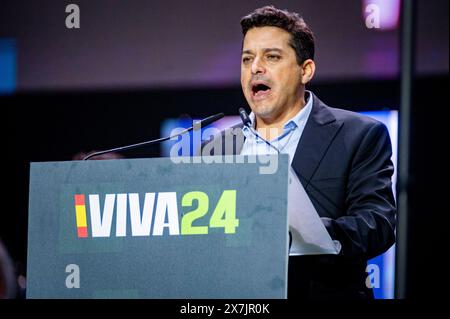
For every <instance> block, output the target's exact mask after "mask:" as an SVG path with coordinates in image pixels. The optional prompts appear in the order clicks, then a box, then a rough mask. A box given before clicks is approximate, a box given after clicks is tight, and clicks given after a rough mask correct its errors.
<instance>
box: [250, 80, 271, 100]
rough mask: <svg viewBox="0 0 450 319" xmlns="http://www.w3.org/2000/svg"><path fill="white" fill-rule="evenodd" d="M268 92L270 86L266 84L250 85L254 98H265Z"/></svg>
mask: <svg viewBox="0 0 450 319" xmlns="http://www.w3.org/2000/svg"><path fill="white" fill-rule="evenodd" d="M269 92H270V86H268V85H267V84H266V83H254V84H252V94H253V96H255V97H262V96H265V95H266V94H267V93H269Z"/></svg>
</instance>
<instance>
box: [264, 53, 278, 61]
mask: <svg viewBox="0 0 450 319" xmlns="http://www.w3.org/2000/svg"><path fill="white" fill-rule="evenodd" d="M280 58H281V57H280V56H279V55H273V54H271V55H268V56H267V60H269V61H278V60H279V59H280Z"/></svg>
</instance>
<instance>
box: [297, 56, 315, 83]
mask: <svg viewBox="0 0 450 319" xmlns="http://www.w3.org/2000/svg"><path fill="white" fill-rule="evenodd" d="M301 69H302V73H301V77H300V80H301V82H302V84H303V85H305V84H306V83H308V82H309V81H311V80H312V78H313V77H314V72H315V71H316V64H315V63H314V61H313V60H311V59H307V60H305V61H304V62H303V63H302V65H301Z"/></svg>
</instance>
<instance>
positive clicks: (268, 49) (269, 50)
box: [242, 48, 283, 54]
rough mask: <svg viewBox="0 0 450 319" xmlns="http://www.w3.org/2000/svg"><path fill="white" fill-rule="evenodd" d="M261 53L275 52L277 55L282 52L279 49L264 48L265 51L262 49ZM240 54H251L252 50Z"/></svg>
mask: <svg viewBox="0 0 450 319" xmlns="http://www.w3.org/2000/svg"><path fill="white" fill-rule="evenodd" d="M263 51H264V53H267V52H272V51H277V52H279V53H282V52H283V50H282V49H279V48H265V49H263ZM242 54H253V52H252V50H244V51H242Z"/></svg>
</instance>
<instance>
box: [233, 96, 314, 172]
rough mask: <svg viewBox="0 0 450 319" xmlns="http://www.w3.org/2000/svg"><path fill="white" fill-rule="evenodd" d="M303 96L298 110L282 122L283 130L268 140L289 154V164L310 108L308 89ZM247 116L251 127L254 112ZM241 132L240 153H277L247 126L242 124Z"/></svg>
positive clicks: (310, 97) (310, 98)
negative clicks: (243, 140)
mask: <svg viewBox="0 0 450 319" xmlns="http://www.w3.org/2000/svg"><path fill="white" fill-rule="evenodd" d="M305 98H306V100H307V102H306V104H305V106H304V107H303V108H302V109H301V110H300V112H298V113H297V114H296V115H295V116H294V117H293V118H291V119H290V120H288V121H287V122H286V123H285V124H284V126H283V132H282V133H281V134H280V135H279V136H278V137H277V138H275V139H273V140H271V141H269V142H270V143H271V144H272V145H273V146H275V147H276V148H277V149H278V150H279V151H280V153H283V154H289V165H291V164H292V160H293V158H294V155H295V150H296V149H297V145H298V142H299V141H300V138H301V137H302V133H303V130H304V128H305V126H306V122H307V121H308V118H309V114H310V113H311V110H312V105H313V103H312V94H311V92H310V91H305ZM249 117H250V120H251V121H252V126H253V128H255V114H253V112H252V113H250V115H249ZM242 132H243V134H244V136H245V142H244V145H243V147H242V151H241V155H259V154H277V151H276V150H275V149H274V148H272V147H270V146H269V145H268V144H267V143H266V142H265V141H264V140H263V139H262V137H261V136H260V135H259V134H258V136H255V134H253V133H252V132H251V131H250V129H249V128H248V127H246V126H244V128H243V129H242Z"/></svg>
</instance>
